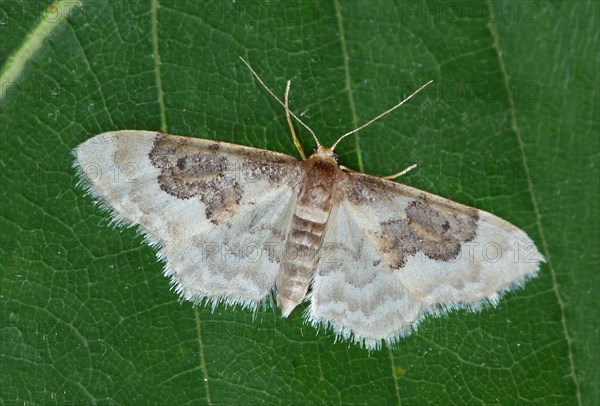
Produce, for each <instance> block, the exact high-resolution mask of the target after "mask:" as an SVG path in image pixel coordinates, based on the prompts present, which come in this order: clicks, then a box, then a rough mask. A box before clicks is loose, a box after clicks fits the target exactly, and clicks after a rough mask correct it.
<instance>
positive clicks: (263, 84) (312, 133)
mask: <svg viewBox="0 0 600 406" xmlns="http://www.w3.org/2000/svg"><path fill="white" fill-rule="evenodd" d="M240 59H241V60H242V62H244V64H245V65H246V66H247V67H248V69H250V72H252V74H253V75H254V77H255V78H256V80H258V83H260V84H261V85H262V87H264V88H265V90H266V91H267V92H269V94H270V95H271V96H273V98H274V99H275V100H277V101H278V102H279V104H281V105H282V106H283V108H286V107H285V104H284V103H283V102H282V101H281V99H280V98H279V97H277V96H275V93H273V91H272V90H271V89H269V87H268V86H267V85H266V84H265V82H263V80H262V79H261V78H260V77H259V76H258V74H257V73H256V72H254V69H252V66H250V64H249V63H248V62H246V60H245V59H244V58H242V57H241V56H240ZM289 113H290V115H291V116H292V117H294V118H295V119H296V121H298V122H299V123H300V124H301V125H302V126H303V127H304V128H306V129H307V130H308V132H309V133H310V134H311V135H312V136H313V138H314V139H315V142H316V143H317V146H320V145H321V143H320V142H319V140H318V139H317V136H316V135H315V132H314V131H313V130H311V129H310V127H309V126H307V125H306V124H304V122H303V121H302V120H300V119H299V118H298V116H297V115H295V114H294V113H292V112H291V111H290V112H289Z"/></svg>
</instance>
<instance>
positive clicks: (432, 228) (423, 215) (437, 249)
mask: <svg viewBox="0 0 600 406" xmlns="http://www.w3.org/2000/svg"><path fill="white" fill-rule="evenodd" d="M406 216H407V220H408V226H409V227H410V229H411V230H412V231H413V232H414V233H415V235H416V236H417V237H418V238H419V241H420V242H421V250H422V251H423V252H424V253H425V254H426V255H427V256H428V257H429V258H431V259H435V260H439V261H450V260H452V259H455V258H456V257H457V256H458V254H459V253H460V249H461V246H462V244H463V243H465V242H468V241H471V240H472V239H473V238H475V235H476V233H477V218H478V215H477V210H475V209H472V210H471V211H467V212H466V213H464V212H459V211H457V210H454V209H452V208H450V207H447V208H446V210H444V211H441V210H437V209H435V208H433V207H432V206H430V205H429V204H427V203H425V202H423V201H418V200H414V201H412V202H410V203H409V204H408V206H407V207H406Z"/></svg>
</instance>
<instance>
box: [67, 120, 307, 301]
mask: <svg viewBox="0 0 600 406" xmlns="http://www.w3.org/2000/svg"><path fill="white" fill-rule="evenodd" d="M73 153H74V155H75V158H76V161H75V166H76V168H77V169H78V171H79V173H80V176H81V183H82V184H83V185H84V186H85V187H86V188H87V189H88V190H89V192H90V193H91V194H92V195H93V196H94V197H95V198H96V199H97V200H98V201H99V202H100V203H101V204H102V206H103V207H104V208H107V209H109V210H110V211H111V212H112V214H113V216H114V219H115V221H116V222H117V223H124V224H126V225H136V224H137V225H139V226H140V227H141V229H142V231H143V233H144V235H145V237H146V239H147V241H148V242H149V243H150V244H151V245H154V246H156V247H158V249H159V251H158V256H159V257H160V258H161V259H163V260H165V261H166V267H165V274H166V275H168V276H170V278H171V282H172V285H173V286H174V288H175V290H177V292H179V293H180V294H181V295H182V296H183V297H185V298H186V299H190V300H194V301H196V302H199V301H203V300H208V301H211V302H213V304H215V303H218V302H219V301H224V302H226V303H229V304H236V303H239V304H242V305H245V306H248V307H251V308H255V307H256V306H257V304H258V303H259V302H261V301H263V300H265V298H266V297H267V296H268V295H269V293H270V291H271V289H272V288H273V285H274V283H275V277H276V274H277V271H278V269H279V261H280V258H281V252H282V249H283V242H284V241H285V236H286V235H287V234H288V230H289V226H290V224H291V216H292V215H293V207H294V204H295V199H296V195H297V192H298V185H299V182H300V181H301V179H302V176H303V174H302V171H301V169H300V167H299V163H300V162H299V161H297V160H296V159H295V158H293V157H291V156H288V155H283V154H279V153H276V152H271V151H265V150H259V149H255V148H248V147H243V146H239V145H233V144H228V143H223V142H215V141H210V140H204V139H199V138H191V137H179V136H173V135H167V134H160V133H156V132H150V131H116V132H107V133H104V134H100V135H97V136H95V137H93V138H91V139H89V140H88V141H86V142H84V143H83V144H81V145H79V146H78V147H77V148H76V149H75V150H74V152H73Z"/></svg>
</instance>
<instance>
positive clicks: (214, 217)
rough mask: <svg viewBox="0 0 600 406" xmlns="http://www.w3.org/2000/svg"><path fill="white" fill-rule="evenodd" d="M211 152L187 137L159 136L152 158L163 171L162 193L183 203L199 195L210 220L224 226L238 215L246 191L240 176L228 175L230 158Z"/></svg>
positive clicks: (150, 157)
mask: <svg viewBox="0 0 600 406" xmlns="http://www.w3.org/2000/svg"><path fill="white" fill-rule="evenodd" d="M211 145H215V144H211ZM217 146H218V145H217ZM209 149H210V146H209V148H208V149H207V150H199V149H198V147H197V146H196V145H193V143H191V142H190V141H188V140H186V139H185V138H181V137H171V136H164V135H162V134H159V135H157V137H156V140H155V141H154V145H153V148H152V150H151V151H150V153H149V159H150V162H151V163H152V165H154V166H155V167H156V168H158V169H160V170H161V174H160V175H159V176H158V183H159V186H160V188H161V190H163V191H164V192H166V193H168V194H170V195H171V196H174V197H177V198H178V199H182V200H185V199H190V198H192V197H196V196H197V197H198V198H199V199H200V201H202V203H204V205H205V207H206V208H205V212H206V216H207V218H208V219H209V220H210V221H211V222H212V223H214V224H220V223H223V222H224V221H225V220H227V219H228V218H230V217H231V216H232V215H233V214H234V213H235V211H236V209H237V207H238V206H239V204H240V201H241V199H242V195H243V190H242V187H241V186H240V185H239V183H238V181H237V176H238V174H236V173H235V172H234V171H233V173H228V168H229V166H230V164H229V160H228V159H227V157H226V156H225V155H220V154H217V153H215V148H212V151H209Z"/></svg>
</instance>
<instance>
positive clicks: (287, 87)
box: [283, 80, 306, 161]
mask: <svg viewBox="0 0 600 406" xmlns="http://www.w3.org/2000/svg"><path fill="white" fill-rule="evenodd" d="M291 84H292V81H291V80H288V81H287V83H286V84H285V97H284V99H283V100H284V101H285V118H287V122H288V125H289V126H290V132H291V133H292V138H293V139H294V145H295V146H296V149H297V150H298V152H299V153H300V156H301V157H302V160H303V161H306V155H304V150H303V149H302V145H301V144H300V141H298V137H296V131H295V130H294V123H292V118H291V117H290V104H289V102H290V99H289V95H290V86H291Z"/></svg>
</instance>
